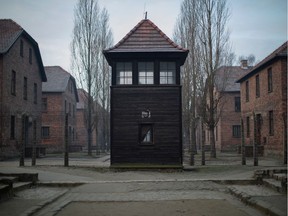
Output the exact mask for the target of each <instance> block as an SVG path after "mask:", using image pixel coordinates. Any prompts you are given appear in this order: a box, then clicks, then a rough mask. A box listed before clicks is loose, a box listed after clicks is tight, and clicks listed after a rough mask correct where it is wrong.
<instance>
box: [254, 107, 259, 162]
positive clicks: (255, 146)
mask: <svg viewBox="0 0 288 216" xmlns="http://www.w3.org/2000/svg"><path fill="white" fill-rule="evenodd" d="M253 122H254V144H253V158H254V166H258V140H257V128H258V127H259V125H258V124H257V119H256V115H255V113H254V112H253Z"/></svg>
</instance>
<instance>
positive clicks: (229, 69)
mask: <svg viewBox="0 0 288 216" xmlns="http://www.w3.org/2000/svg"><path fill="white" fill-rule="evenodd" d="M250 68H251V67H247V68H243V67H241V66H222V67H220V68H219V69H218V70H217V72H216V79H215V83H216V89H217V90H218V91H221V92H235V91H239V92H240V84H239V83H236V80H237V79H239V78H240V77H241V76H243V75H244V74H246V73H247V71H249V69H250Z"/></svg>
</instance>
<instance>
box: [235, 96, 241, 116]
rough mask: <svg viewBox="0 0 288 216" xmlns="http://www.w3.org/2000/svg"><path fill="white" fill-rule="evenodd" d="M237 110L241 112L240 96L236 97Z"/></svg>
mask: <svg viewBox="0 0 288 216" xmlns="http://www.w3.org/2000/svg"><path fill="white" fill-rule="evenodd" d="M235 112H241V100H240V97H235Z"/></svg>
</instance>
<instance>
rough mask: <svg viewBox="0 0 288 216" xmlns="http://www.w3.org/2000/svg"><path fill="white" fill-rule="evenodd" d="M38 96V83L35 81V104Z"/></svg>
mask: <svg viewBox="0 0 288 216" xmlns="http://www.w3.org/2000/svg"><path fill="white" fill-rule="evenodd" d="M37 98H38V87H37V83H34V100H33V101H34V104H37Z"/></svg>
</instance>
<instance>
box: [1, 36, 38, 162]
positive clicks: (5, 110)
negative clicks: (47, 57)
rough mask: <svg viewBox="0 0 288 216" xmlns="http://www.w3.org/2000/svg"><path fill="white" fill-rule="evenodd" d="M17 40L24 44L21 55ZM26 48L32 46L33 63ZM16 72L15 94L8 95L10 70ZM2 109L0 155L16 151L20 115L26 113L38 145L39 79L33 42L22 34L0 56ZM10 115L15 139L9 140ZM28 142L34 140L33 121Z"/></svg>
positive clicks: (20, 140) (9, 92) (20, 136)
mask: <svg viewBox="0 0 288 216" xmlns="http://www.w3.org/2000/svg"><path fill="white" fill-rule="evenodd" d="M20 40H22V41H23V43H24V56H23V57H21V56H20ZM29 48H32V50H33V51H32V53H33V54H32V64H30V63H29ZM12 70H14V71H15V72H16V95H15V96H14V95H11V73H12ZM24 76H25V77H27V80H28V99H27V100H24V99H23V82H24V81H23V80H24ZM0 79H1V80H0V83H1V87H2V88H1V98H0V99H1V101H0V103H1V105H0V107H1V110H0V112H1V113H0V122H1V123H0V132H1V137H0V138H1V140H0V158H1V157H10V156H15V155H18V154H19V151H18V150H19V146H20V144H21V142H22V120H21V118H22V115H27V116H29V117H30V120H32V122H33V121H35V120H36V122H37V123H36V125H37V128H36V129H37V133H36V144H40V142H41V137H40V130H41V111H40V110H41V94H42V93H41V90H42V81H41V77H40V70H39V65H38V61H37V59H36V55H35V50H34V48H33V46H32V44H31V43H30V42H29V40H27V39H26V38H24V37H20V38H18V39H17V41H16V42H15V43H14V45H13V46H12V48H11V49H10V50H9V52H8V53H6V54H5V55H4V56H2V57H1V58H0ZM34 83H36V84H37V90H38V91H37V95H38V98H37V104H34ZM11 115H14V116H15V118H16V128H15V139H14V140H11V139H10V122H11V121H10V119H11ZM28 133H29V139H28V141H29V143H28V145H32V142H33V124H30V127H29V132H28Z"/></svg>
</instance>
